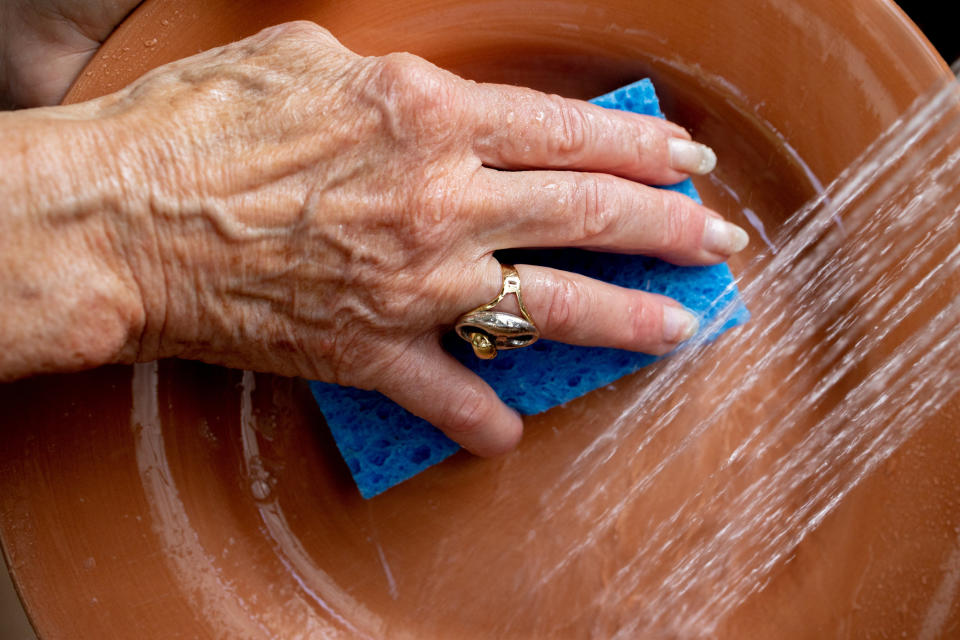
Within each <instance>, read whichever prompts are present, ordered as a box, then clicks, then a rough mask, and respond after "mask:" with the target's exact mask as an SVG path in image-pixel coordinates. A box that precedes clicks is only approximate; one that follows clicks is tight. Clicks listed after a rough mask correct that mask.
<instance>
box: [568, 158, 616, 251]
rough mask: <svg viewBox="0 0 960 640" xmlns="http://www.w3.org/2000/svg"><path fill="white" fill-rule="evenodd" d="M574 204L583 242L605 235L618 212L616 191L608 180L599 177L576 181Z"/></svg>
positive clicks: (588, 177) (587, 176) (583, 177)
mask: <svg viewBox="0 0 960 640" xmlns="http://www.w3.org/2000/svg"><path fill="white" fill-rule="evenodd" d="M573 188H574V196H573V198H572V202H573V203H574V207H575V210H576V219H577V221H578V222H579V225H580V229H579V231H580V236H581V239H583V240H591V239H595V238H597V237H599V236H602V235H604V234H605V233H606V232H607V231H608V230H609V229H610V227H611V225H612V224H613V220H614V216H615V212H616V204H617V202H616V199H617V196H616V190H615V189H613V188H612V185H611V184H610V182H609V181H608V180H605V179H603V178H601V177H600V176H597V175H589V174H587V175H583V176H582V177H580V178H578V179H576V180H575V181H574V187H573Z"/></svg>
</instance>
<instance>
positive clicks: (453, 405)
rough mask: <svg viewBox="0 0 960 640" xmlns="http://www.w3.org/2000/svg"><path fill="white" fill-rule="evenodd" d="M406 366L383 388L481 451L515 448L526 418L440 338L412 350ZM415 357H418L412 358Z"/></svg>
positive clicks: (459, 440) (452, 436)
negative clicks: (502, 398) (449, 352)
mask: <svg viewBox="0 0 960 640" xmlns="http://www.w3.org/2000/svg"><path fill="white" fill-rule="evenodd" d="M405 357H406V358H407V360H406V366H405V367H404V368H403V370H402V371H400V372H395V375H393V376H391V382H389V383H388V384H386V385H380V386H378V390H379V391H380V392H381V393H383V394H384V395H386V396H387V397H389V398H390V399H391V400H393V401H394V402H396V403H397V404H399V405H400V406H402V407H404V408H405V409H406V410H407V411H410V412H411V413H413V414H415V415H417V416H419V417H421V418H423V419H424V420H426V421H427V422H429V423H430V424H432V425H434V426H435V427H437V428H438V429H440V430H441V431H443V432H444V433H445V434H446V435H447V437H449V438H450V439H451V440H453V441H455V442H457V443H458V444H460V445H461V446H462V447H464V448H465V449H467V450H469V451H470V452H471V453H474V454H476V455H478V456H485V457H486V456H495V455H499V454H502V453H506V452H507V451H510V450H511V449H513V448H514V447H515V446H516V445H517V443H518V442H519V441H520V436H521V435H522V433H523V419H522V418H521V417H520V414H518V413H517V412H516V411H514V410H513V409H511V408H510V407H508V406H507V405H505V404H504V403H503V401H502V400H500V398H499V397H498V396H497V394H496V392H495V391H494V390H493V389H492V388H491V387H490V385H488V384H487V383H486V382H484V381H483V380H481V379H480V378H479V377H478V376H477V375H476V374H474V373H473V372H472V371H470V370H469V369H467V368H466V367H464V366H463V365H462V364H460V363H459V362H457V361H456V360H455V359H454V358H452V357H451V356H450V355H449V354H447V353H446V352H445V351H444V350H443V349H442V348H441V347H440V345H439V343H437V344H426V343H424V344H423V345H422V346H421V348H420V349H419V350H413V349H411V350H409V351H408V352H407V354H406V356H405ZM411 359H412V361H411Z"/></svg>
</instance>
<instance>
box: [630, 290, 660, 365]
mask: <svg viewBox="0 0 960 640" xmlns="http://www.w3.org/2000/svg"><path fill="white" fill-rule="evenodd" d="M662 315H663V310H662V309H661V308H660V305H658V304H655V303H651V302H649V301H645V300H642V299H641V300H638V301H637V302H636V304H634V305H632V307H631V308H630V313H629V315H628V317H629V318H630V323H629V325H628V327H629V331H630V334H629V335H628V336H627V339H628V340H629V343H630V344H631V345H641V346H646V347H648V351H651V348H655V347H656V346H657V345H658V344H659V343H660V342H661V341H660V340H658V339H657V336H658V335H659V334H660V325H661V320H660V318H661V317H662ZM651 352H653V351H651ZM658 355H659V354H658Z"/></svg>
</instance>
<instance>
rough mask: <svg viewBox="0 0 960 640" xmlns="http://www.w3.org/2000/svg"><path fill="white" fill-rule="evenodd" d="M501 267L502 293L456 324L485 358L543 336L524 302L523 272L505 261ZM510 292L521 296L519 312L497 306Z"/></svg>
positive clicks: (476, 352) (466, 338) (465, 315)
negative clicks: (521, 280) (521, 277)
mask: <svg viewBox="0 0 960 640" xmlns="http://www.w3.org/2000/svg"><path fill="white" fill-rule="evenodd" d="M500 271H501V274H502V276H503V285H502V286H501V287H500V294H499V295H498V296H497V297H496V298H494V299H493V300H491V301H490V302H488V303H487V304H484V305H480V306H479V307H477V308H476V309H472V310H470V311H468V312H466V313H465V314H463V315H462V316H460V317H459V318H458V319H457V324H456V326H455V327H454V328H455V330H456V332H457V335H458V336H460V337H461V338H463V339H464V340H466V341H467V342H469V343H470V346H472V347H473V353H474V354H475V355H476V356H477V357H478V358H480V359H482V360H492V359H493V358H496V357H497V352H498V351H506V350H509V349H519V348H521V347H529V346H530V345H532V344H533V343H534V342H536V341H537V340H538V339H539V338H540V330H539V329H537V325H536V323H535V322H534V321H533V318H532V317H531V316H530V312H529V311H527V307H526V305H524V304H523V295H522V293H521V291H520V274H519V273H517V269H516V267H514V266H513V265H507V264H502V265H500ZM510 294H513V295H514V296H516V298H517V306H518V307H519V308H520V314H521V315H519V316H518V315H516V314H513V313H507V312H506V311H497V310H496V306H497V305H498V304H500V302H501V301H502V300H503V299H504V297H506V296H508V295H510Z"/></svg>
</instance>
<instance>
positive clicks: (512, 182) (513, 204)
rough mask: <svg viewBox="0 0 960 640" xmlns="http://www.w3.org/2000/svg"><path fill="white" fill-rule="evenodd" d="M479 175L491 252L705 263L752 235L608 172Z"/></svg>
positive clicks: (676, 197)
mask: <svg viewBox="0 0 960 640" xmlns="http://www.w3.org/2000/svg"><path fill="white" fill-rule="evenodd" d="M477 177H478V179H479V180H480V182H481V183H482V191H483V192H484V193H486V194H487V195H486V197H487V199H488V203H487V207H485V208H486V209H487V213H488V218H487V220H488V222H489V223H490V224H489V225H488V227H487V228H488V231H487V232H486V233H485V240H486V241H487V242H488V243H489V244H490V247H489V248H491V249H507V248H515V247H531V248H532V247H580V248H586V249H595V250H601V251H612V252H618V253H639V254H644V255H650V256H655V257H658V258H662V259H664V260H668V261H670V262H673V263H675V264H681V265H703V264H714V263H718V262H723V261H724V260H726V259H727V258H729V257H730V256H731V255H733V254H734V253H736V252H738V251H740V250H741V249H743V248H744V247H745V246H746V245H747V243H748V242H749V237H748V236H747V233H746V231H744V230H743V229H741V228H740V227H738V226H737V225H734V224H732V223H730V222H727V221H726V220H724V219H723V218H722V217H721V216H720V215H719V214H717V213H716V212H714V211H711V210H710V209H708V208H707V207H704V206H703V205H701V204H698V203H696V202H694V201H693V200H692V199H691V198H688V197H687V196H685V195H683V194H680V193H676V192H674V191H668V190H665V189H657V188H655V187H649V186H647V185H643V184H639V183H636V182H633V181H630V180H626V179H624V178H618V177H616V176H611V175H608V174H597V173H579V172H571V171H517V172H505V171H497V170H493V169H484V170H482V171H480V172H479V175H478V176H477ZM491 217H492V219H491Z"/></svg>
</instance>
